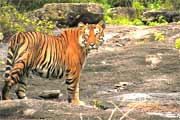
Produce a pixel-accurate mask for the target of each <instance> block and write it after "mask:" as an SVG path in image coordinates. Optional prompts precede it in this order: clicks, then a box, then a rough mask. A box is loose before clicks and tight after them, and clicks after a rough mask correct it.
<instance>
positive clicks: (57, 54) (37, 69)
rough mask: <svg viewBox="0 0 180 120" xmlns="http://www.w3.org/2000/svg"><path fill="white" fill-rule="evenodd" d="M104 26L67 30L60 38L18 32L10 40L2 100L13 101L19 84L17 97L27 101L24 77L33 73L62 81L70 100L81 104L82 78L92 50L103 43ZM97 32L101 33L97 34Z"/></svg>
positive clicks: (37, 33)
mask: <svg viewBox="0 0 180 120" xmlns="http://www.w3.org/2000/svg"><path fill="white" fill-rule="evenodd" d="M103 29H104V28H103V23H102V22H100V23H98V24H92V25H91V24H90V25H84V24H82V23H81V24H80V25H79V27H78V28H73V29H67V30H65V31H64V32H62V34H60V35H59V36H50V35H46V34H42V33H39V32H26V33H17V34H16V35H15V36H13V37H12V38H11V39H10V43H9V48H8V56H7V63H6V71H5V85H4V87H3V90H2V98H3V99H9V90H10V89H11V87H12V86H13V85H14V84H16V83H18V89H17V90H16V94H17V96H18V98H25V97H26V95H25V92H26V89H27V87H26V83H25V82H24V81H23V79H22V78H23V76H24V75H25V74H27V73H28V72H29V71H33V72H34V73H38V75H40V76H41V77H46V78H62V77H64V78H65V80H66V84H67V85H68V87H67V91H68V101H69V102H71V103H73V104H80V103H81V101H80V100H79V78H80V73H81V70H82V67H83V64H84V61H85V59H86V56H87V53H88V52H89V50H90V49H97V48H98V46H99V45H101V43H102V42H103V35H104V34H103ZM96 32H97V33H96Z"/></svg>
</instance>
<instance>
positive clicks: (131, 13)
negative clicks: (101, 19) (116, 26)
mask: <svg viewBox="0 0 180 120" xmlns="http://www.w3.org/2000/svg"><path fill="white" fill-rule="evenodd" d="M111 12H112V17H119V16H123V17H127V18H130V19H134V18H135V17H136V10H135V9H133V8H131V7H115V8H112V9H111Z"/></svg>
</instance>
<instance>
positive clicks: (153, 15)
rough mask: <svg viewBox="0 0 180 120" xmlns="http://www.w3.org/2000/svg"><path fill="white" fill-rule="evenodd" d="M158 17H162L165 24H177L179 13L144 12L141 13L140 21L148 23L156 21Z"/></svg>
mask: <svg viewBox="0 0 180 120" xmlns="http://www.w3.org/2000/svg"><path fill="white" fill-rule="evenodd" d="M160 17H163V19H164V20H166V21H167V22H178V21H179V20H180V12H179V11H170V10H157V11H146V12H144V13H143V18H142V20H143V21H144V22H145V23H148V22H154V21H158V20H159V19H160Z"/></svg>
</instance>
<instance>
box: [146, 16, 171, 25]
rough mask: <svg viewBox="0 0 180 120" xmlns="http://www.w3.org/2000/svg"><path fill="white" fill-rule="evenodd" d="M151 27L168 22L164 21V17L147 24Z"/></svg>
mask: <svg viewBox="0 0 180 120" xmlns="http://www.w3.org/2000/svg"><path fill="white" fill-rule="evenodd" d="M147 24H148V25H149V26H156V25H160V24H164V25H166V24H168V22H167V21H166V20H165V19H164V16H159V17H158V20H157V21H153V22H149V23H147Z"/></svg>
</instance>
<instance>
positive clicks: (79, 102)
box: [71, 100, 86, 106]
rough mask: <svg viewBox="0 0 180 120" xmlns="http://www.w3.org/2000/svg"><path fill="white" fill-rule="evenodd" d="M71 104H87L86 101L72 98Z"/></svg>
mask: <svg viewBox="0 0 180 120" xmlns="http://www.w3.org/2000/svg"><path fill="white" fill-rule="evenodd" d="M71 104H72V105H79V106H80V105H82V106H84V105H86V104H85V102H83V101H81V100H72V101H71Z"/></svg>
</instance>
